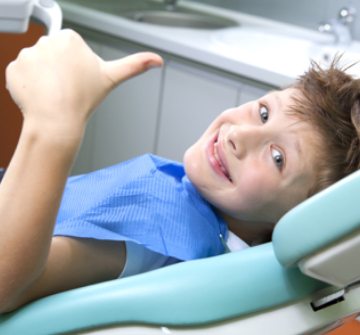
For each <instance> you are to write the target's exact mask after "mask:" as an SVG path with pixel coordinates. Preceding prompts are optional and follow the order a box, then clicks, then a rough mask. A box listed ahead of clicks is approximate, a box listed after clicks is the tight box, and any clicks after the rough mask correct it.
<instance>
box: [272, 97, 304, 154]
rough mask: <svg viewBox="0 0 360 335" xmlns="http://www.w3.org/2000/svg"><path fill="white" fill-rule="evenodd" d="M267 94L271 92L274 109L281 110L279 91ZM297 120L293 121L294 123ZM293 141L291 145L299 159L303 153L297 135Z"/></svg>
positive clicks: (281, 103)
mask: <svg viewBox="0 0 360 335" xmlns="http://www.w3.org/2000/svg"><path fill="white" fill-rule="evenodd" d="M269 94H272V95H271V97H272V98H274V100H275V104H276V109H277V110H282V108H283V106H284V105H283V102H282V100H281V98H280V96H279V91H278V90H272V91H270V92H269ZM296 122H297V121H295V123H296ZM292 142H293V146H294V148H295V152H296V155H297V157H298V159H301V157H302V155H303V150H302V147H301V145H300V141H299V138H298V137H297V136H295V137H294V140H293V141H292Z"/></svg>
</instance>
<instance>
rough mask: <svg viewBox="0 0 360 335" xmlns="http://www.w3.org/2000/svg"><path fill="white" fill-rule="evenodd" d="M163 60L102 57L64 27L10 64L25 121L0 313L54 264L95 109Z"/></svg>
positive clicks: (4, 215) (1, 269) (9, 185)
mask: <svg viewBox="0 0 360 335" xmlns="http://www.w3.org/2000/svg"><path fill="white" fill-rule="evenodd" d="M161 63H162V60H161V58H160V57H159V56H157V55H155V54H152V53H141V54H136V55H132V56H129V57H126V58H123V59H122V60H119V61H114V62H104V61H102V60H101V59H100V58H99V57H98V56H96V55H95V54H94V53H93V52H92V51H91V50H90V49H89V48H88V46H87V45H86V44H85V43H84V42H83V40H82V39H81V37H80V36H79V35H77V34H76V33H74V32H73V31H69V30H67V31H62V32H60V33H59V34H57V35H54V36H52V37H43V38H41V39H40V40H39V42H38V43H37V44H36V45H35V46H34V47H32V48H29V49H24V50H23V51H21V52H20V54H19V56H18V58H17V59H16V60H15V61H14V62H12V63H11V64H10V65H9V66H8V68H7V73H6V75H7V87H8V89H9V91H10V93H11V95H12V97H13V99H14V100H15V102H16V103H17V104H18V106H19V107H20V109H21V111H22V113H23V116H24V123H23V129H22V132H21V135H20V139H19V143H18V146H17V148H16V151H15V153H14V156H13V158H12V160H11V162H10V165H9V167H8V169H7V172H6V174H5V177H4V179H3V181H2V183H1V184H0V313H1V312H2V311H6V310H8V308H9V307H10V306H12V305H13V304H14V301H17V300H18V299H19V296H22V295H24V294H25V292H26V291H27V290H28V289H29V288H30V287H31V286H32V285H34V283H36V282H37V281H38V280H39V278H42V276H43V274H44V271H45V268H46V269H47V270H46V271H48V272H49V271H50V272H51V269H49V266H50V267H51V266H52V265H51V264H55V265H56V263H57V259H56V257H55V259H54V257H52V263H51V264H47V260H48V255H49V250H50V248H51V244H52V232H53V227H54V222H55V218H56V215H57V211H58V207H59V203H60V200H61V196H62V192H63V189H64V185H65V182H66V179H67V176H68V173H69V171H70V168H71V166H72V163H73V160H74V157H75V156H76V153H77V150H78V148H79V146H80V143H81V141H82V137H83V134H84V131H85V127H86V121H87V120H88V118H89V116H90V114H91V111H92V110H93V108H94V107H95V106H96V105H97V104H98V103H99V102H100V101H101V100H102V99H103V98H104V97H105V95H106V94H107V93H108V92H109V91H110V90H111V89H112V88H113V87H114V86H116V85H117V84H118V83H120V82H122V81H124V80H126V79H128V78H130V77H132V76H134V75H136V74H138V73H141V72H143V71H145V70H146V69H148V68H149V67H151V66H159V65H161ZM57 257H60V254H59V255H58V256H57ZM69 269H70V271H71V267H70V268H69ZM64 271H67V269H66V268H65V269H64ZM64 276H65V277H64V278H66V273H65V274H64ZM50 278H51V277H50Z"/></svg>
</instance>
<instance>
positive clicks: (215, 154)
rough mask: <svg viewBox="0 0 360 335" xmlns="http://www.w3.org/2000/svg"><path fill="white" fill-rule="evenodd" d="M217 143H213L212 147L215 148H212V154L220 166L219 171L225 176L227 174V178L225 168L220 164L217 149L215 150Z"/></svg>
mask: <svg viewBox="0 0 360 335" xmlns="http://www.w3.org/2000/svg"><path fill="white" fill-rule="evenodd" d="M218 145H219V144H218V143H217V142H216V143H215V145H214V148H215V150H214V156H215V159H216V161H217V162H218V164H219V166H220V168H221V171H222V172H223V173H224V175H225V176H227V177H228V178H229V175H228V173H227V171H226V169H225V168H224V166H223V165H222V164H221V160H220V157H219V154H218V150H217V148H218Z"/></svg>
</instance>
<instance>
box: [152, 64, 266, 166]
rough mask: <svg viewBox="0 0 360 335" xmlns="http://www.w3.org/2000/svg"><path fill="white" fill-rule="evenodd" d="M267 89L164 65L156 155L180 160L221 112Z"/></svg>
mask: <svg viewBox="0 0 360 335" xmlns="http://www.w3.org/2000/svg"><path fill="white" fill-rule="evenodd" d="M269 89H270V87H268V86H265V85H261V84H258V83H252V82H250V81H248V80H245V79H242V78H239V77H235V76H232V75H230V74H226V73H222V72H220V71H216V70H214V69H211V68H208V67H205V66H202V65H199V64H194V63H189V62H182V61H178V60H175V61H174V60H169V61H168V62H167V63H166V67H165V75H164V88H163V94H162V104H161V117H160V123H159V133H158V140H157V146H156V152H157V154H159V155H160V156H164V157H167V158H171V159H175V160H179V161H181V160H182V157H183V155H184V152H185V150H186V149H187V148H188V147H189V146H190V145H191V144H193V143H194V142H195V141H196V140H197V139H198V138H199V137H200V136H201V134H202V133H203V132H204V131H205V129H206V128H207V127H208V125H209V124H210V123H211V122H212V121H213V120H214V119H215V118H216V116H217V115H218V114H220V113H221V112H222V111H224V110H226V109H228V108H231V107H234V106H237V105H240V104H242V103H245V102H248V101H250V100H254V99H257V98H259V97H261V96H263V95H264V94H265V93H266V92H267V91H268V90H269Z"/></svg>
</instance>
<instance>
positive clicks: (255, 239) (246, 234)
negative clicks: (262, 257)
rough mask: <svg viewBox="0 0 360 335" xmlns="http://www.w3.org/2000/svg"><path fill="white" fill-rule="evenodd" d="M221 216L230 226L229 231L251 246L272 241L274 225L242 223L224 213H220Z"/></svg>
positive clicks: (252, 222) (268, 223) (267, 223)
mask: <svg viewBox="0 0 360 335" xmlns="http://www.w3.org/2000/svg"><path fill="white" fill-rule="evenodd" d="M220 215H221V216H222V218H223V219H224V220H225V222H226V223H227V224H228V227H229V230H230V231H232V232H233V233H234V234H235V235H236V236H238V237H239V238H241V239H242V240H243V241H245V242H246V243H247V244H248V245H250V246H252V245H257V244H261V243H265V242H269V241H270V240H271V235H272V231H273V229H274V226H275V224H274V223H270V222H257V221H242V220H239V219H235V218H233V217H231V216H229V215H227V214H224V213H220Z"/></svg>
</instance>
